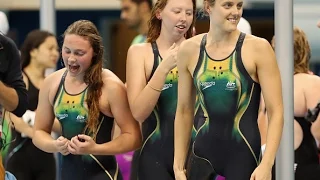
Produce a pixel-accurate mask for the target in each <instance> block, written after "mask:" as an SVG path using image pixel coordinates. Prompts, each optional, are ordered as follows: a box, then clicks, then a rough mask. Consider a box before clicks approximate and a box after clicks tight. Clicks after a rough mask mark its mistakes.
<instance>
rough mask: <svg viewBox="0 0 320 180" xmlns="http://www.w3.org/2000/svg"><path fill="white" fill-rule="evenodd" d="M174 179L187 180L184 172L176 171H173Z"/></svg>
mask: <svg viewBox="0 0 320 180" xmlns="http://www.w3.org/2000/svg"><path fill="white" fill-rule="evenodd" d="M174 177H175V179H176V180H187V176H186V170H183V171H182V170H176V171H174Z"/></svg>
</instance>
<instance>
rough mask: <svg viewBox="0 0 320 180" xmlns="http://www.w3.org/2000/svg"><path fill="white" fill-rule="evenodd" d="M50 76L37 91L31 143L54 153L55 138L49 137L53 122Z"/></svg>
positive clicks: (55, 149)
mask: <svg viewBox="0 0 320 180" xmlns="http://www.w3.org/2000/svg"><path fill="white" fill-rule="evenodd" d="M52 80H53V78H52V76H49V77H47V78H46V79H45V80H44V82H43V84H42V86H41V88H40V92H39V102H38V107H37V113H36V118H35V124H34V135H33V139H32V141H33V143H34V145H35V146H37V147H38V148H39V149H41V150H43V151H45V152H48V153H54V152H57V151H58V149H57V147H56V146H55V140H54V139H53V138H52V137H51V130H52V125H53V122H54V119H55V117H54V113H53V108H52V106H51V104H50V101H49V92H50V87H51V85H52Z"/></svg>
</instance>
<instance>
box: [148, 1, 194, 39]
mask: <svg viewBox="0 0 320 180" xmlns="http://www.w3.org/2000/svg"><path fill="white" fill-rule="evenodd" d="M172 1H176V0H172ZM167 3H168V0H157V2H156V4H155V5H154V7H153V8H152V11H151V18H150V20H149V30H148V35H147V42H154V41H155V40H156V39H157V38H158V37H159V35H160V31H161V23H162V20H160V19H158V18H157V16H156V14H157V13H158V12H159V11H162V10H163V9H164V8H165V7H166V5H167ZM192 4H193V20H192V24H191V26H190V27H189V29H188V31H187V32H186V38H187V39H188V38H190V37H192V27H193V26H194V24H195V21H196V17H195V16H196V8H197V7H196V0H192Z"/></svg>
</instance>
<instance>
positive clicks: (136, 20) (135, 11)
mask: <svg viewBox="0 0 320 180" xmlns="http://www.w3.org/2000/svg"><path fill="white" fill-rule="evenodd" d="M139 8H140V5H139V4H137V3H135V2H133V1H132V0H121V16H120V17H121V19H122V20H123V21H124V22H125V23H126V24H127V26H129V27H130V28H132V29H137V28H138V27H139V26H140V24H141V15H140V12H139V11H140V9H139Z"/></svg>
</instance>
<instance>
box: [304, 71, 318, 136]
mask: <svg viewBox="0 0 320 180" xmlns="http://www.w3.org/2000/svg"><path fill="white" fill-rule="evenodd" d="M308 84H310V85H311V87H308V88H305V93H304V94H305V100H306V106H307V108H308V109H314V108H315V107H316V105H317V104H318V103H319V102H320V93H319V89H320V78H319V77H318V76H312V77H311V78H310V82H309V83H308ZM311 132H312V134H313V136H314V138H315V139H316V140H317V141H320V115H318V117H317V119H316V120H315V121H314V122H313V123H312V126H311Z"/></svg>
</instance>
